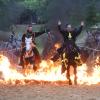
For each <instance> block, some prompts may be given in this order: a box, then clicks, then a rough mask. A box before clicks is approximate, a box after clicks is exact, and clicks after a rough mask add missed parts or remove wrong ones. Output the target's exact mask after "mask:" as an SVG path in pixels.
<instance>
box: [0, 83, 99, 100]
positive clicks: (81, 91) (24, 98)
mask: <svg viewBox="0 0 100 100" xmlns="http://www.w3.org/2000/svg"><path fill="white" fill-rule="evenodd" d="M0 100H100V85H92V86H86V85H81V86H79V85H78V86H75V85H72V86H69V85H58V84H28V85H24V86H21V85H2V84H0Z"/></svg>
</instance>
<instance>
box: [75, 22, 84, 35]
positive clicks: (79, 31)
mask: <svg viewBox="0 0 100 100" xmlns="http://www.w3.org/2000/svg"><path fill="white" fill-rule="evenodd" d="M83 26H84V22H83V21H82V22H81V26H80V27H79V28H77V29H75V30H74V33H75V36H78V35H79V34H80V33H81V32H82V29H83Z"/></svg>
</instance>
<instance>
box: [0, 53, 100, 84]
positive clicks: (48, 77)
mask: <svg viewBox="0 0 100 100" xmlns="http://www.w3.org/2000/svg"><path fill="white" fill-rule="evenodd" d="M39 67H40V68H39V70H38V71H36V72H34V71H33V70H30V71H29V73H27V74H23V73H22V72H20V71H19V70H17V69H16V68H14V67H13V66H12V65H11V64H10V61H9V59H8V58H7V57H5V56H3V55H0V82H3V83H9V82H10V83H12V84H15V83H16V81H17V80H19V81H20V83H21V84H25V81H24V80H37V81H49V82H56V81H62V82H64V81H67V78H66V72H65V73H64V74H61V63H60V62H57V64H54V63H53V62H52V61H44V60H43V61H42V62H41V63H40V66H39ZM87 70H88V67H87V65H86V64H83V65H82V66H78V68H77V80H78V84H86V85H91V84H98V83H100V66H97V65H95V66H94V67H93V70H92V72H91V74H89V73H88V71H87ZM73 78H74V76H73V74H72V75H71V79H72V80H74V79H73Z"/></svg>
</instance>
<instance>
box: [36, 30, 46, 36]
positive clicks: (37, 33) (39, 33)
mask: <svg viewBox="0 0 100 100" xmlns="http://www.w3.org/2000/svg"><path fill="white" fill-rule="evenodd" d="M44 33H45V31H42V32H35V37H38V36H40V35H42V34H44Z"/></svg>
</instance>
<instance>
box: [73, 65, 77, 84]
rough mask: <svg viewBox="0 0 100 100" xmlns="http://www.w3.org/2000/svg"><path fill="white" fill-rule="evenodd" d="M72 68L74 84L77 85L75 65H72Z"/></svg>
mask: <svg viewBox="0 0 100 100" xmlns="http://www.w3.org/2000/svg"><path fill="white" fill-rule="evenodd" d="M73 67H74V84H75V85H77V65H73Z"/></svg>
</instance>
